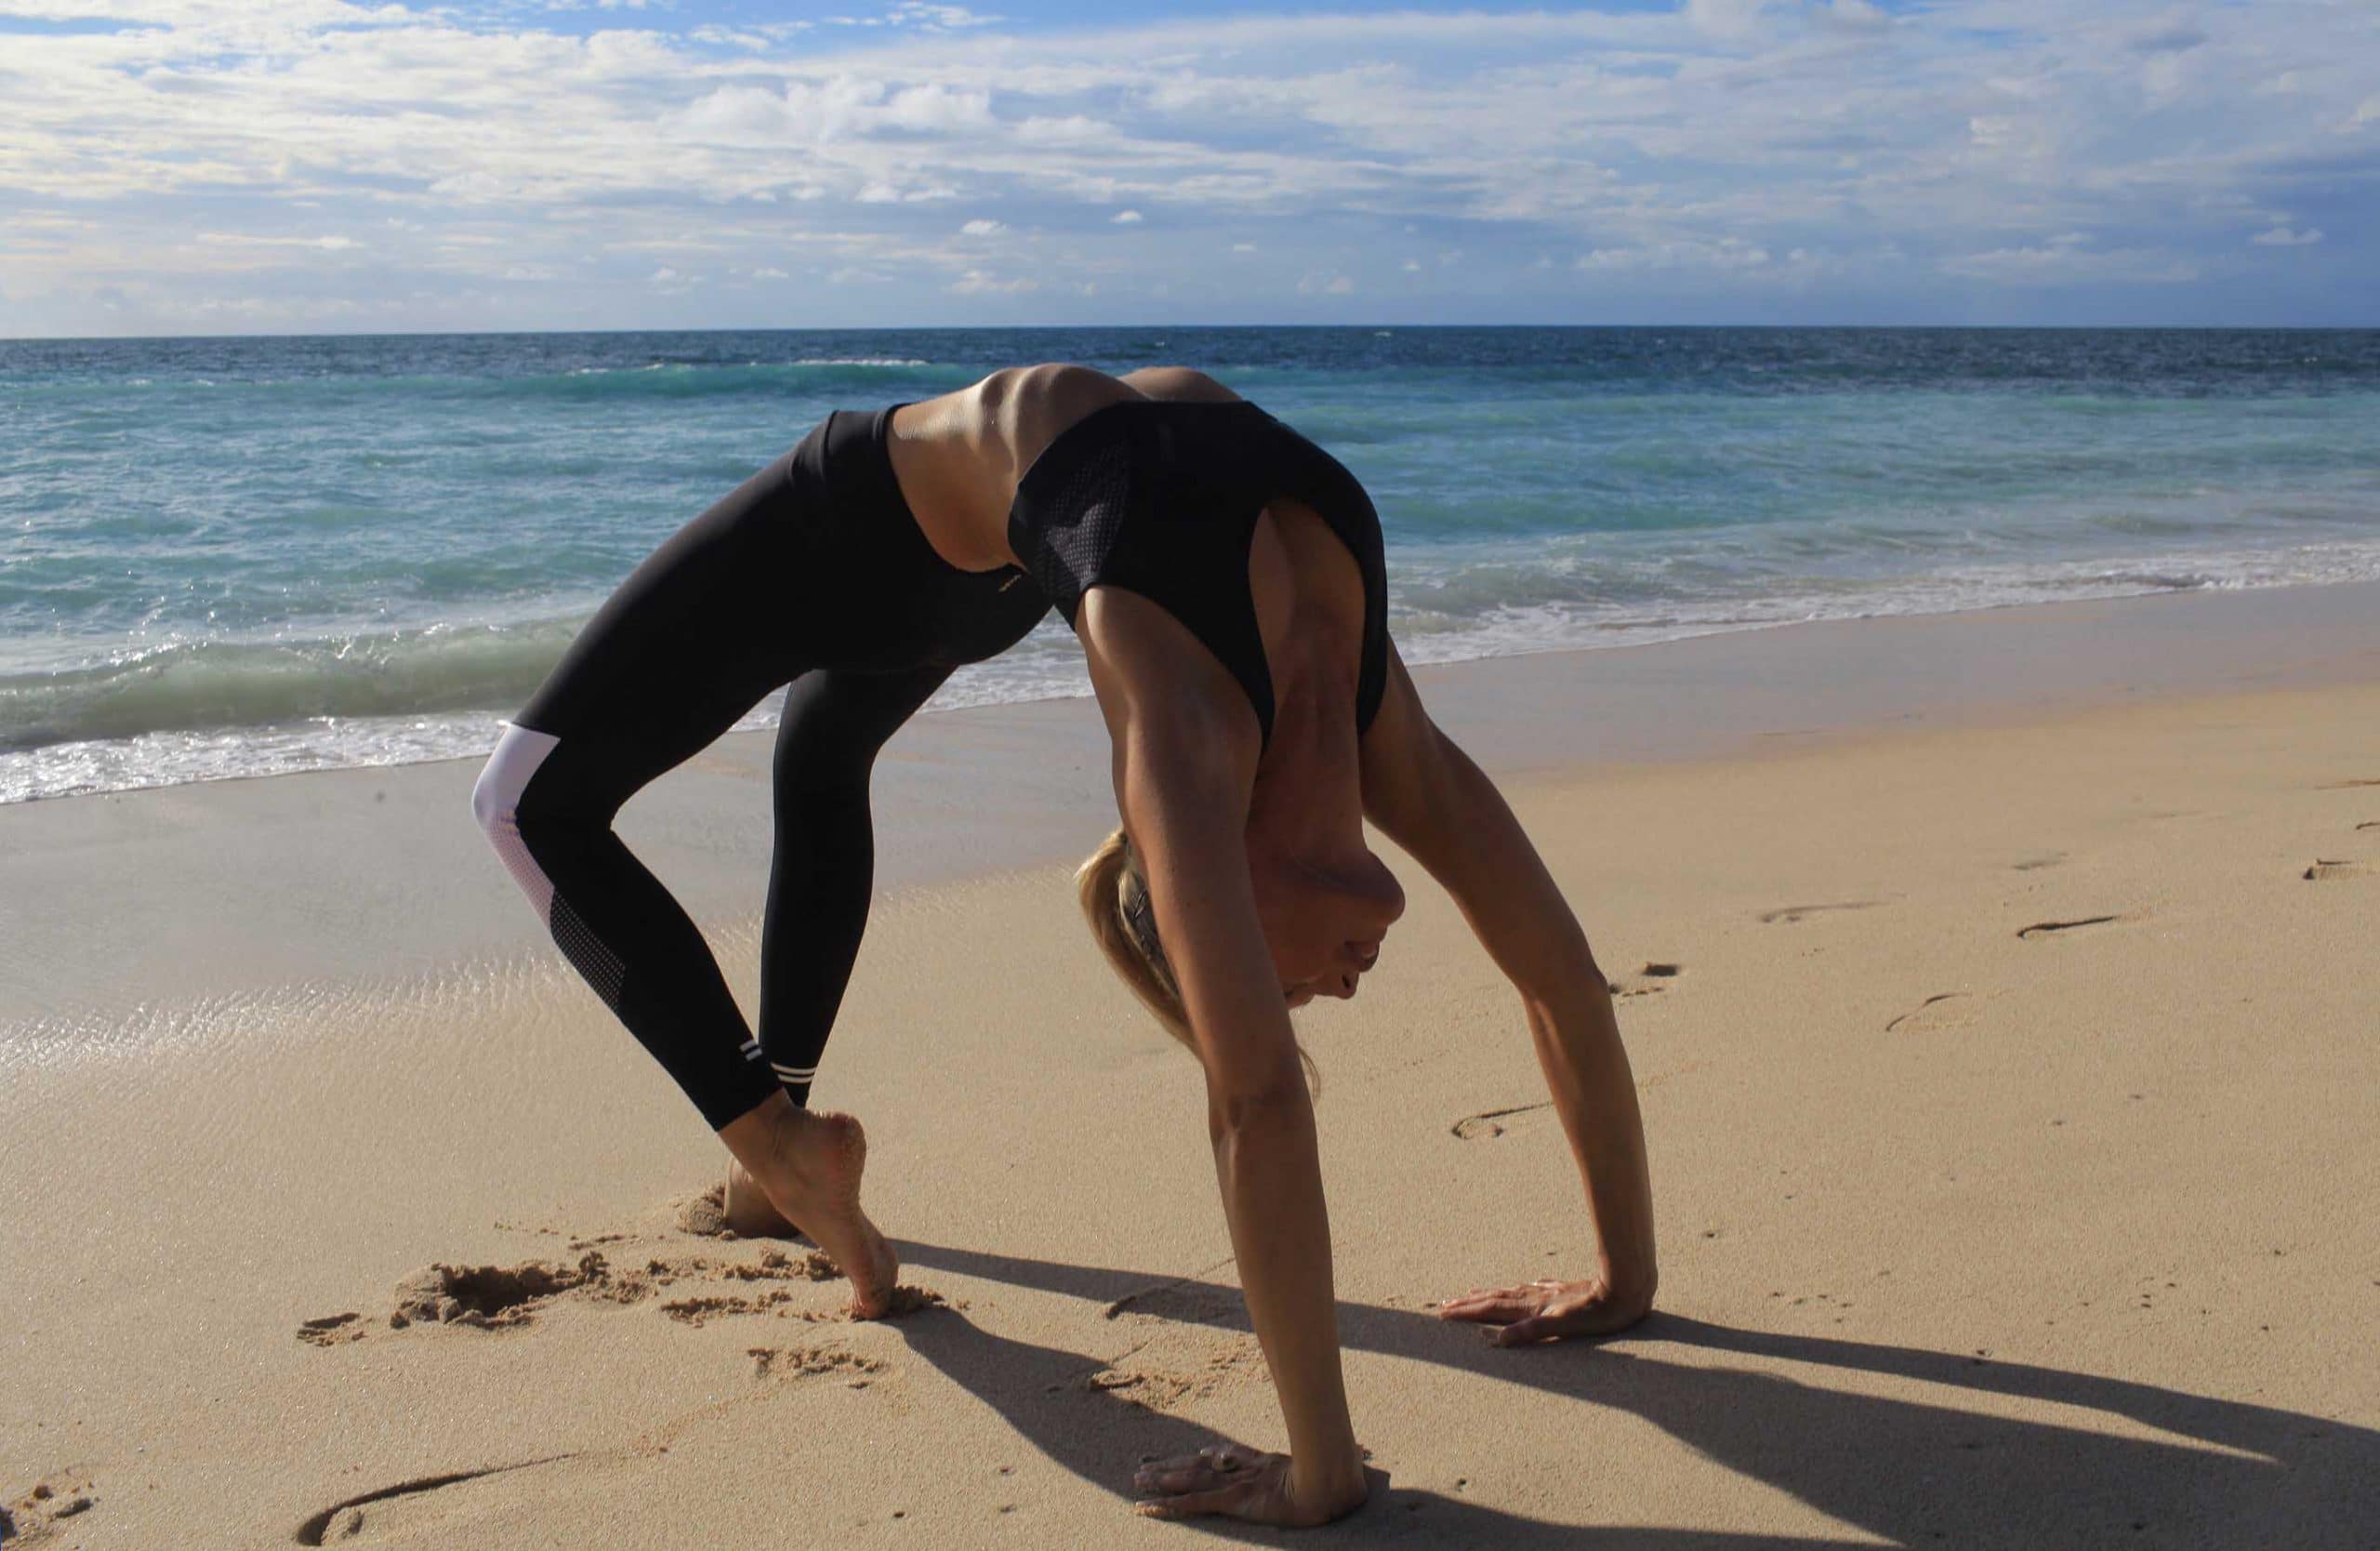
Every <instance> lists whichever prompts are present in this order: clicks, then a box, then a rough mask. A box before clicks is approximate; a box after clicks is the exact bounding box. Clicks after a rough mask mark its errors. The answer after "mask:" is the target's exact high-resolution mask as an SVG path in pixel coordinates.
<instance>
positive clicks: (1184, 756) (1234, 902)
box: [1081, 589, 1366, 1524]
mask: <svg viewBox="0 0 2380 1551" xmlns="http://www.w3.org/2000/svg"><path fill="white" fill-rule="evenodd" d="M1081 626H1082V636H1083V641H1084V645H1085V647H1086V652H1087V655H1088V656H1089V658H1090V660H1091V679H1092V683H1093V685H1094V687H1096V688H1097V690H1098V692H1099V698H1100V705H1101V709H1102V710H1103V711H1104V713H1105V714H1106V717H1107V722H1108V728H1109V732H1110V735H1111V736H1112V738H1113V740H1114V749H1115V778H1116V792H1117V802H1118V805H1119V807H1120V808H1121V809H1122V812H1123V817H1124V828H1125V829H1126V830H1127V831H1128V832H1129V833H1130V834H1131V837H1132V842H1133V843H1134V845H1135V846H1137V847H1138V848H1139V850H1140V852H1141V856H1142V864H1143V866H1144V868H1145V869H1146V871H1147V875H1148V882H1149V894H1150V902H1151V905H1152V907H1153V908H1154V909H1155V911H1156V915H1157V935H1158V936H1159V937H1160V938H1161V939H1162V940H1163V942H1164V943H1165V950H1166V957H1167V960H1168V961H1169V962H1170V964H1171V966H1172V968H1173V973H1174V977H1175V980H1176V982H1177V983H1178V984H1179V985H1180V987H1181V988H1182V997H1183V1005H1184V1009H1185V1011H1186V1012H1187V1013H1188V1014H1189V1020H1190V1027H1191V1030H1192V1032H1193V1033H1194V1034H1195V1035H1196V1037H1197V1046H1198V1054H1199V1057H1200V1061H1201V1064H1202V1065H1203V1066H1204V1067H1205V1068H1206V1078H1207V1131H1208V1136H1209V1138H1210V1142H1211V1143H1212V1145H1213V1147H1214V1157H1215V1177H1216V1180H1217V1183H1218V1184H1219V1185H1220V1186H1221V1187H1222V1191H1223V1214H1224V1216H1225V1218H1226V1219H1227V1220H1228V1221H1229V1224H1230V1227H1231V1240H1232V1251H1233V1253H1234V1254H1235V1256H1236V1258H1237V1261H1238V1265H1239V1279H1240V1287H1241V1289H1242V1291H1243V1292H1244V1293H1245V1294H1246V1296H1247V1300H1248V1312H1249V1318H1250V1321H1251V1322H1252V1323H1253V1324H1254V1325H1255V1328H1256V1338H1257V1340H1258V1342H1259V1343H1260V1344H1261V1345H1262V1346H1263V1350H1264V1360H1265V1362H1266V1364H1267V1365H1268V1366H1269V1367H1270V1368H1271V1370H1272V1373H1273V1383H1274V1386H1275V1388H1276V1390H1277V1391H1278V1392H1279V1396H1280V1400H1281V1414H1282V1419H1283V1421H1284V1422H1285V1423H1286V1424H1287V1425H1288V1429H1289V1456H1288V1458H1287V1459H1281V1458H1280V1457H1278V1456H1272V1457H1269V1458H1268V1457H1263V1456H1254V1455H1249V1454H1246V1453H1238V1454H1216V1455H1214V1456H1213V1457H1212V1458H1209V1459H1205V1460H1202V1461H1182V1462H1173V1464H1172V1465H1170V1466H1169V1467H1162V1468H1160V1469H1159V1470H1158V1471H1157V1472H1155V1473H1144V1479H1143V1482H1142V1484H1143V1486H1144V1489H1145V1490H1150V1491H1161V1492H1165V1493H1168V1494H1170V1495H1169V1496H1167V1497H1166V1498H1165V1499H1164V1500H1163V1501H1161V1502H1160V1503H1158V1504H1155V1505H1149V1506H1150V1507H1151V1508H1153V1509H1154V1510H1155V1511H1157V1512H1159V1513H1163V1514H1166V1515H1168V1516H1173V1515H1180V1514H1188V1513H1228V1514H1234V1515H1236V1516H1237V1517H1241V1518H1254V1519H1259V1520H1262V1521H1265V1522H1271V1523H1280V1524H1320V1523H1324V1522H1327V1521H1328V1520H1329V1519H1332V1518H1338V1517H1339V1516H1340V1515H1342V1514H1344V1513H1347V1512H1350V1511H1352V1510H1353V1509H1354V1508H1355V1507H1357V1506H1359V1505H1361V1504H1362V1503H1363V1501H1364V1496H1365V1491H1366V1488H1365V1482H1364V1475H1363V1463H1362V1457H1361V1455H1360V1453H1359V1452H1358V1451H1357V1449H1356V1447H1355V1434H1354V1431H1353V1428H1352V1426H1351V1425H1350V1423H1349V1420H1348V1415H1347V1396H1346V1387H1345V1385H1344V1383H1343V1381H1342V1377H1341V1373H1340V1366H1339V1324H1338V1314H1337V1308H1336V1303H1335V1295H1334V1291H1333V1287H1332V1282H1331V1269H1330V1224H1329V1216H1328V1214H1327V1213H1326V1211H1325V1209H1324V1204H1323V1196H1322V1167H1321V1161H1320V1159H1319V1157H1318V1155H1317V1153H1316V1145H1315V1129H1314V1107H1313V1104H1312V1101H1311V1100H1310V1099H1309V1097H1308V1095H1307V1093H1306V1088H1305V1079H1304V1074H1303V1072H1302V1068H1301V1067H1300V1065H1299V1062H1298V1056H1297V1042H1296V1040H1295V1037H1294V1036H1293V1034H1292V1033H1291V1031H1290V1027H1289V1011H1288V1009H1287V1007H1286V1006H1285V1005H1284V1003H1283V1001H1282V997H1281V988H1280V982H1279V979H1278V977H1277V975H1276V973H1275V971H1274V968H1273V962H1272V956H1271V954H1270V952H1269V951H1268V950H1267V948H1266V946H1265V942H1264V935H1263V930H1262V929H1261V928H1260V927H1259V925H1258V924H1257V915H1256V900H1255V894H1254V890H1253V887H1252V885H1251V884H1250V881H1249V873H1248V854H1247V840H1246V828H1247V822H1248V802H1249V789H1250V784H1251V783H1252V781H1253V780H1254V776H1255V767H1256V755H1257V736H1256V726H1255V719H1254V716H1253V714H1252V713H1250V712H1249V711H1248V710H1247V709H1246V700H1245V698H1244V696H1242V695H1241V694H1240V691H1239V689H1238V686H1237V685H1236V683H1233V682H1232V681H1231V680H1230V678H1229V677H1228V675H1226V674H1225V673H1224V671H1223V667H1222V665H1221V664H1219V663H1217V662H1215V661H1214V659H1213V657H1212V656H1211V655H1210V654H1208V653H1204V652H1199V651H1194V650H1191V649H1189V648H1190V647H1191V645H1193V644H1194V643H1193V640H1192V638H1191V637H1190V635H1189V633H1188V631H1187V630H1185V629H1184V628H1183V626H1182V625H1181V624H1180V623H1179V622H1178V621H1176V620H1175V619H1174V618H1173V617H1172V616H1170V615H1168V614H1166V613H1165V612H1164V611H1163V610H1162V609H1159V608H1158V607H1157V605H1156V604H1154V603H1149V602H1147V601H1146V600H1144V599H1142V598H1138V597H1135V596H1132V595H1131V594H1129V593H1118V592H1116V591H1114V590H1108V589H1095V590H1093V591H1092V593H1091V596H1090V597H1088V598H1086V599H1085V601H1084V607H1083V614H1082V618H1081ZM1177 634H1178V636H1179V639H1178V640H1176V639H1174V637H1175V636H1176V635H1177ZM1225 1460H1228V1461H1229V1462H1230V1463H1228V1464H1225V1463H1223V1461H1225Z"/></svg>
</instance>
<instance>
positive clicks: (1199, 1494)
mask: <svg viewBox="0 0 2380 1551" xmlns="http://www.w3.org/2000/svg"><path fill="white" fill-rule="evenodd" d="M1248 1491H1249V1489H1248V1487H1247V1486H1246V1485H1245V1484H1244V1483H1238V1484H1234V1485H1232V1486H1226V1487H1216V1488H1213V1489H1212V1490H1210V1491H1185V1492H1180V1493H1177V1494H1175V1495H1174V1496H1171V1497H1152V1498H1150V1499H1149V1500H1148V1501H1146V1502H1144V1503H1135V1504H1133V1505H1132V1511H1133V1512H1135V1513H1137V1514H1139V1515H1140V1516H1141V1517H1142V1518H1197V1517H1198V1516H1199V1515H1200V1514H1209V1513H1221V1514H1230V1513H1234V1512H1235V1511H1236V1509H1237V1508H1239V1507H1240V1505H1242V1503H1243V1502H1244V1501H1245V1499H1246V1498H1247V1496H1248Z"/></svg>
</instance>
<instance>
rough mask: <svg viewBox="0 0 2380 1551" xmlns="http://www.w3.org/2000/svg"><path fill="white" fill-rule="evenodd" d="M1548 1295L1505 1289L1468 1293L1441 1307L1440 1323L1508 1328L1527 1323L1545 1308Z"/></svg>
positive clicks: (1531, 1289)
mask: <svg viewBox="0 0 2380 1551" xmlns="http://www.w3.org/2000/svg"><path fill="white" fill-rule="evenodd" d="M1547 1296H1548V1294H1547V1293H1545V1292H1543V1291H1541V1290H1540V1289H1538V1288H1535V1287H1506V1288H1501V1289H1499V1290H1497V1291H1494V1292H1482V1293H1464V1294H1463V1295H1462V1296H1461V1297H1460V1298H1448V1300H1447V1301H1446V1302H1445V1303H1442V1304H1440V1305H1439V1306H1438V1318H1439V1319H1475V1320H1479V1321H1481V1322H1483V1323H1486V1324H1490V1325H1508V1324H1511V1323H1512V1322H1513V1321H1514V1320H1515V1319H1527V1318H1528V1317H1529V1316H1530V1315H1533V1314H1535V1313H1537V1312H1538V1311H1539V1310H1540V1309H1541V1308H1543V1307H1544V1306H1545V1300H1546V1298H1547Z"/></svg>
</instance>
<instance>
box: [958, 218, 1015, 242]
mask: <svg viewBox="0 0 2380 1551" xmlns="http://www.w3.org/2000/svg"><path fill="white" fill-rule="evenodd" d="M1007 230H1008V227H1007V225H1006V224H1005V223H1004V222H1001V221H996V220H989V219H980V218H979V219H975V220H971V221H969V222H968V223H967V224H966V225H964V226H962V227H960V228H959V232H961V233H963V234H964V235H966V236H970V237H997V236H998V235H999V234H1000V233H1001V232H1005V231H1007Z"/></svg>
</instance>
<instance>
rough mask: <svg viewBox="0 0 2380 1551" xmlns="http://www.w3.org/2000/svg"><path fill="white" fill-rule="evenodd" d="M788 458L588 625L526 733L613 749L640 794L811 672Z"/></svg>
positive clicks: (541, 692) (529, 708) (672, 541)
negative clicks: (801, 618) (791, 621)
mask: <svg viewBox="0 0 2380 1551" xmlns="http://www.w3.org/2000/svg"><path fill="white" fill-rule="evenodd" d="M794 498H795V495H794V491H793V488H792V486H791V484H790V482H789V481H788V479H787V471H786V467H785V460H784V459H782V458H780V459H778V460H777V461H776V462H774V463H773V464H771V465H770V466H769V467H768V468H767V469H765V470H763V471H760V473H759V474H756V475H755V476H753V477H752V478H751V479H750V480H747V481H746V482H745V484H743V485H742V486H740V487H738V488H737V489H736V490H735V491H734V493H733V494H731V495H729V496H728V497H725V498H723V499H721V501H719V502H718V503H717V504H716V505H714V506H712V507H711V508H710V509H709V510H707V511H705V512H704V513H703V514H702V515H701V516H699V517H696V518H695V519H694V521H693V522H691V523H688V524H686V525H685V526H684V527H682V528H681V529H679V530H678V531H677V532H676V533H675V534H673V535H671V536H670V537H669V538H668V539H667V540H666V541H665V542H663V544H662V545H661V547H660V548H659V549H657V550H655V551H654V552H653V554H652V555H650V556H649V557H647V559H646V560H645V561H644V563H642V564H641V565H639V566H638V567H637V568H636V570H635V571H634V572H633V573H632V574H631V575H630V576H629V577H628V579H627V580H626V581H625V582H622V583H621V584H620V586H619V589H618V590H616V591H615V592H614V593H613V594H612V596H611V597H610V598H609V599H608V600H606V601H605V602H604V603H603V606H602V608H600V609H598V610H597V611H596V613H595V616H594V617H593V618H591V619H589V620H588V622H587V626H586V628H585V629H584V630H580V631H579V633H578V636H577V638H576V639H575V640H574V641H573V642H572V643H571V645H570V648H569V650H568V651H566V652H565V653H564V654H563V655H562V661H561V662H560V663H559V664H557V665H556V666H555V668H554V669H553V671H552V672H551V673H549V675H548V676H547V678H546V682H545V683H543V684H542V685H540V686H539V688H538V689H537V692H536V694H535V695H534V696H531V697H530V699H529V702H528V704H527V705H526V706H524V707H523V708H522V710H521V712H520V714H519V715H517V716H515V717H514V718H513V722H514V724H515V725H518V726H521V727H524V728H528V729H530V730H533V731H536V732H540V733H545V734H548V735H549V736H553V737H556V738H559V739H561V740H562V741H563V742H565V743H579V744H582V745H586V744H594V745H601V746H602V747H604V748H605V749H607V750H608V751H610V753H611V756H612V757H611V758H610V759H609V760H607V761H606V762H604V763H605V766H606V768H608V769H610V770H613V771H614V772H615V779H614V781H613V782H609V783H606V784H617V783H621V782H629V781H633V782H634V785H631V786H629V787H628V790H624V791H620V792H618V793H617V797H618V799H619V800H620V801H626V799H627V796H628V791H632V790H634V789H635V786H637V785H641V784H642V783H643V782H644V781H648V780H651V779H652V778H653V777H654V776H655V775H659V774H660V773H661V772H662V771H664V770H667V769H668V768H669V767H670V766H671V765H674V764H677V763H679V762H681V761H683V760H685V759H686V758H688V757H690V756H691V755H693V754H694V753H695V752H696V751H697V750H699V749H701V748H703V746H704V745H706V744H707V743H709V742H710V741H712V740H713V739H714V738H716V737H718V736H720V734H721V733H723V732H725V731H726V730H727V729H728V728H729V727H731V726H733V725H734V723H735V722H736V720H737V719H738V718H740V717H742V716H743V715H744V714H745V713H746V712H747V711H748V710H750V709H752V707H753V706H755V705H756V704H758V703H759V702H760V699H761V698H762V697H763V696H766V695H767V694H768V693H769V692H770V691H771V690H773V689H774V688H776V687H777V686H778V685H780V684H783V683H786V682H787V681H788V680H789V679H791V678H792V677H793V676H794V675H795V674H796V673H798V672H799V671H800V669H801V666H802V665H801V662H800V652H799V651H798V650H797V648H796V647H795V645H794V643H792V641H791V640H790V639H789V638H790V635H791V632H790V631H789V630H787V628H786V626H787V623H788V621H787V618H786V617H785V606H784V605H785V602H786V600H785V599H784V597H783V596H782V593H781V588H782V586H783V585H784V582H785V579H786V578H787V577H788V576H789V575H792V574H794V573H795V569H796V568H795V565H794V561H793V557H792V554H791V552H790V551H791V539H790V534H789V527H790V518H791V513H790V512H789V510H787V507H788V505H789V504H790V503H791V502H792V501H793V500H794Z"/></svg>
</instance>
